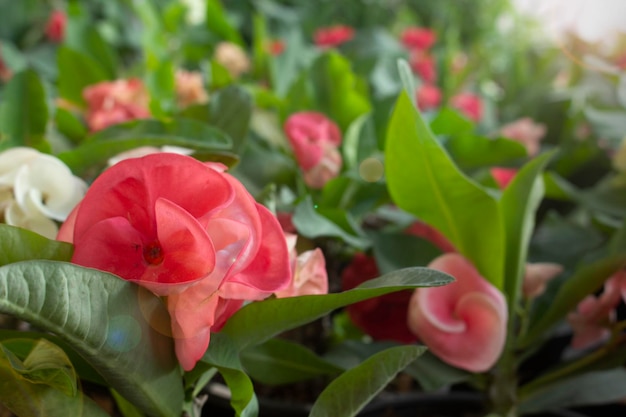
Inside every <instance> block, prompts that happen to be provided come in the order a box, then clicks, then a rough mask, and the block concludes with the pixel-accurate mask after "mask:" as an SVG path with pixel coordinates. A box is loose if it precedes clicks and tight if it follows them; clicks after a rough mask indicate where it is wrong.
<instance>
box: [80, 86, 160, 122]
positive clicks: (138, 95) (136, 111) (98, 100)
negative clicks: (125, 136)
mask: <svg viewBox="0 0 626 417" xmlns="http://www.w3.org/2000/svg"><path fill="white" fill-rule="evenodd" d="M83 97H84V99H85V101H86V102H87V107H88V109H87V116H86V118H87V125H88V126H89V129H90V130H91V131H92V132H95V131H98V130H102V129H104V128H106V127H109V126H111V125H114V124H117V123H122V122H126V121H128V120H134V119H144V118H148V117H150V111H149V110H148V102H149V97H148V91H147V90H146V88H145V87H144V85H143V83H142V82H141V80H139V79H137V78H131V79H129V80H116V81H105V82H101V83H98V84H94V85H92V86H89V87H87V88H85V89H84V90H83Z"/></svg>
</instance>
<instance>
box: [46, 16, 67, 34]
mask: <svg viewBox="0 0 626 417" xmlns="http://www.w3.org/2000/svg"><path fill="white" fill-rule="evenodd" d="M66 24H67V17H66V16H65V13H63V12H62V11H60V10H55V11H53V12H52V13H51V14H50V17H49V18H48V22H47V23H46V29H45V33H46V36H47V37H48V39H49V40H50V41H52V42H61V41H63V37H64V36H65V25H66Z"/></svg>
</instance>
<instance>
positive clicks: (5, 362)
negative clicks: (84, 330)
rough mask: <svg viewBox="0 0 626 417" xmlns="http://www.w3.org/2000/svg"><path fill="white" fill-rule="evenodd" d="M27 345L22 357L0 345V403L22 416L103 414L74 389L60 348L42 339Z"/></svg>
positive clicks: (71, 372)
mask: <svg viewBox="0 0 626 417" xmlns="http://www.w3.org/2000/svg"><path fill="white" fill-rule="evenodd" d="M31 348H32V349H31V351H30V353H29V354H28V355H27V356H26V357H25V358H24V359H23V360H22V359H21V358H19V357H18V356H16V355H15V354H14V353H13V352H12V351H11V350H9V349H7V348H6V347H5V346H4V345H3V344H0V404H2V405H4V406H6V407H7V408H8V409H9V410H11V411H12V412H13V413H15V414H17V415H19V416H22V417H42V416H43V417H47V416H50V417H52V416H86V417H87V416H95V417H104V416H107V414H106V413H105V412H104V411H103V410H102V409H101V408H99V407H98V406H97V405H96V404H95V403H94V402H93V401H91V400H90V399H89V398H87V397H85V396H84V395H82V393H81V392H79V391H77V390H76V379H75V376H74V375H73V369H72V367H71V363H70V362H69V360H68V358H67V356H65V354H64V352H63V350H61V349H60V348H59V347H57V346H55V345H54V344H52V343H50V342H48V341H46V340H45V339H42V340H40V341H32V343H31Z"/></svg>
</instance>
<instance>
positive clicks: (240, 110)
mask: <svg viewBox="0 0 626 417" xmlns="http://www.w3.org/2000/svg"><path fill="white" fill-rule="evenodd" d="M209 114H210V118H209V123H210V124H211V126H213V127H216V128H218V129H220V130H222V131H223V132H225V133H226V134H227V135H228V136H230V138H231V139H232V140H233V150H234V151H235V152H239V151H241V150H242V149H243V148H244V146H245V139H246V136H247V134H248V127H249V125H250V118H251V117H252V97H251V96H250V94H248V92H247V91H245V90H244V89H242V88H241V87H238V86H230V87H226V88H224V89H222V90H220V91H219V92H217V93H215V94H213V95H212V96H211V101H210V103H209Z"/></svg>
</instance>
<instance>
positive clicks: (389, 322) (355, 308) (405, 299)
mask: <svg viewBox="0 0 626 417" xmlns="http://www.w3.org/2000/svg"><path fill="white" fill-rule="evenodd" d="M378 276H380V272H379V271H378V267H377V266H376V261H375V260H374V258H372V257H369V256H367V255H365V254H363V253H357V254H356V255H354V258H353V259H352V262H351V263H350V265H348V266H347V267H346V268H345V269H344V270H343V271H342V273H341V282H342V287H343V289H344V290H350V289H352V288H354V287H356V286H358V285H359V284H362V283H363V282H365V281H368V280H370V279H372V278H376V277H378ZM411 295H412V291H399V292H395V293H391V294H386V295H383V296H380V297H375V298H371V299H369V300H365V301H360V302H358V303H355V304H351V305H349V306H347V307H346V312H347V314H348V316H349V317H350V319H351V320H352V322H353V323H354V324H355V326H357V327H358V328H360V329H361V330H362V331H364V332H365V333H367V334H368V335H370V336H371V337H372V338H373V339H375V340H395V341H397V342H400V343H413V342H415V341H417V337H416V335H415V334H413V333H412V332H411V330H410V329H409V327H408V325H407V320H406V317H407V316H406V315H407V309H408V306H409V300H410V299H411Z"/></svg>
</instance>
